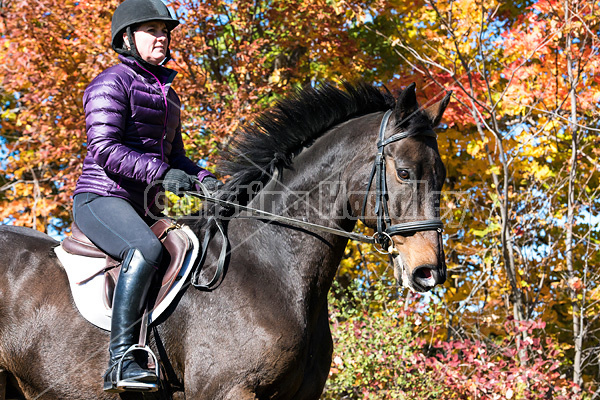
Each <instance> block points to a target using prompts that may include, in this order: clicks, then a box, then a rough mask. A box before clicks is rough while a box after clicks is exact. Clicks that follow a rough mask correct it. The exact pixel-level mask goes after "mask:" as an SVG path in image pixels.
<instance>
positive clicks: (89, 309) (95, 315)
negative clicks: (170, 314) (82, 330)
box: [54, 226, 200, 331]
mask: <svg viewBox="0 0 600 400" xmlns="http://www.w3.org/2000/svg"><path fill="white" fill-rule="evenodd" d="M182 230H183V232H184V233H185V234H186V235H187V236H188V237H189V238H190V240H191V242H192V248H191V249H190V250H189V251H188V253H187V255H186V257H185V260H184V261H183V266H182V267H181V270H180V271H179V274H178V276H177V278H176V279H177V282H176V283H175V284H174V285H173V286H172V287H171V289H170V290H169V292H168V293H167V295H166V296H165V299H164V300H163V301H162V302H161V303H160V304H159V305H158V306H156V307H155V308H154V309H153V310H152V311H151V312H150V315H149V323H151V322H152V321H154V320H156V319H157V318H158V317H159V316H160V315H161V314H162V312H163V311H165V309H166V308H167V307H168V306H169V304H171V302H172V301H173V299H174V298H175V296H177V293H179V291H180V290H181V289H182V288H183V285H184V284H185V282H186V280H187V277H188V276H189V274H190V272H191V271H192V266H193V265H194V261H195V260H196V258H197V257H198V251H199V249H200V243H199V241H198V238H197V237H196V235H195V234H194V232H192V230H191V229H190V228H189V227H187V226H183V227H182ZM54 252H55V253H56V255H57V256H58V259H59V260H60V262H61V263H62V265H63V267H64V268H65V271H67V276H68V277H69V286H70V287H71V292H72V293H73V298H74V299H75V305H76V306H77V309H78V310H79V312H80V313H81V315H83V317H84V318H85V319H87V320H88V321H90V322H91V323H92V324H94V325H96V326H97V327H99V328H102V329H104V330H107V331H110V318H111V310H110V309H108V308H107V307H106V305H105V304H104V301H103V296H104V274H98V275H96V276H95V277H93V278H92V279H90V280H88V281H86V282H85V283H82V284H79V282H81V281H83V280H84V279H87V278H89V277H90V276H91V275H92V274H94V273H95V272H98V271H100V270H101V269H102V268H103V266H104V265H105V264H106V260H105V259H104V258H92V257H85V256H78V255H73V254H69V253H67V252H66V251H65V250H63V248H62V246H58V247H55V248H54Z"/></svg>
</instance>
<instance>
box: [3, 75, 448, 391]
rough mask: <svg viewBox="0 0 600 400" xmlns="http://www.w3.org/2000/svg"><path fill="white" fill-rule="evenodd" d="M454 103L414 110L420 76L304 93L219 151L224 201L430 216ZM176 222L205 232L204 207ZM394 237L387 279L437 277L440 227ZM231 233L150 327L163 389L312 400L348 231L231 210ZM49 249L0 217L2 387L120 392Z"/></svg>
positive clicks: (330, 216) (327, 354) (324, 362)
mask: <svg viewBox="0 0 600 400" xmlns="http://www.w3.org/2000/svg"><path fill="white" fill-rule="evenodd" d="M448 100H449V95H448V96H446V97H445V98H444V99H443V100H442V101H440V102H439V103H436V104H434V105H433V106H431V107H429V108H427V109H420V108H419V107H418V105H417V100H416V96H415V88H414V85H411V86H409V87H408V88H406V89H405V90H404V91H402V92H401V93H400V95H399V97H398V99H397V100H396V99H394V97H393V96H391V95H390V94H389V93H388V92H386V91H382V90H380V89H377V88H375V87H371V86H368V85H364V84H359V85H354V86H353V85H344V88H342V89H339V88H335V87H333V86H329V85H325V86H322V87H320V88H318V89H314V88H308V89H304V90H303V91H301V92H299V93H297V94H296V95H295V96H293V97H291V98H289V99H287V100H284V101H282V102H280V103H279V104H278V105H277V106H276V107H275V108H274V109H273V110H272V111H270V112H268V113H266V114H264V115H263V116H262V117H260V118H259V119H258V120H257V121H256V122H255V123H254V124H251V125H249V126H248V127H247V128H246V129H245V130H244V132H241V133H239V134H238V135H237V137H236V138H235V143H234V145H233V146H232V150H231V152H230V153H229V155H228V156H227V157H225V161H226V163H225V164H224V168H225V169H224V171H225V173H227V174H229V175H231V179H230V180H229V181H228V182H227V184H226V185H225V188H224V190H223V193H225V194H224V195H223V198H228V199H234V200H236V201H238V202H240V203H244V204H248V205H249V206H252V207H255V208H259V209H262V210H266V211H270V212H272V213H275V214H278V215H285V216H289V217H293V218H295V219H298V220H302V221H307V222H312V223H316V224H320V225H324V226H327V227H333V228H337V229H342V230H344V231H348V232H350V231H351V230H352V229H353V227H354V224H355V222H356V220H357V219H358V218H361V219H362V220H363V221H364V222H365V223H366V224H367V225H368V226H370V227H376V226H377V224H378V218H377V217H376V215H377V212H376V208H377V209H378V210H381V209H382V208H381V207H383V206H385V209H386V210H387V211H388V214H389V221H388V225H391V224H399V223H407V222H408V223H410V222H414V221H417V222H418V221H425V220H436V219H437V218H439V210H438V207H439V192H440V191H441V188H442V184H443V181H444V179H445V169H444V166H443V164H442V162H441V159H440V155H439V152H438V147H437V142H436V139H435V135H433V134H432V128H434V127H435V126H436V125H438V123H439V122H440V119H441V116H442V114H443V112H444V109H445V107H446V105H447V103H448ZM390 109H391V110H393V112H392V113H391V115H387V114H386V115H387V117H389V123H388V124H387V125H385V126H384V127H383V129H382V135H383V137H384V138H389V137H391V136H393V135H397V134H401V136H402V139H401V140H397V141H393V142H391V143H389V144H387V145H386V146H384V147H381V151H382V155H384V156H385V158H383V159H382V160H383V164H384V165H385V169H384V170H383V171H384V174H383V179H384V180H385V182H386V183H387V184H386V188H385V189H386V190H387V193H386V194H385V196H384V197H383V199H384V202H385V204H382V203H381V201H378V200H377V196H376V195H377V191H378V190H380V189H381V187H380V186H379V184H377V183H373V184H372V185H370V182H371V181H372V174H371V171H372V166H373V163H374V159H375V157H376V153H377V145H376V144H377V142H378V134H379V130H380V127H381V126H382V125H381V122H382V118H383V116H384V112H385V111H386V110H390ZM387 117H386V118H387ZM383 153H384V154H383ZM365 200H366V204H363V203H365ZM363 209H364V215H362V214H363ZM183 222H185V223H187V224H188V225H190V226H192V228H193V229H195V230H196V231H197V232H198V235H199V237H202V235H203V229H204V226H205V225H206V222H205V219H204V218H200V217H199V219H195V218H192V217H188V218H186V219H185V220H184V221H183ZM380 222H381V221H380ZM396 233H397V232H396ZM396 233H394V232H392V233H391V239H392V241H393V246H394V247H395V248H396V249H397V251H398V253H397V254H396V255H394V257H393V259H394V270H395V275H396V277H397V278H398V279H402V281H403V283H404V284H405V285H406V286H408V287H410V288H412V289H415V290H419V291H426V290H430V289H431V288H432V287H434V286H435V285H436V284H439V283H443V282H444V280H445V274H446V271H445V264H444V262H443V258H444V255H443V250H442V246H441V235H440V234H439V233H438V232H436V231H435V230H431V229H430V230H424V231H419V232H410V233H403V234H396ZM227 236H228V239H229V249H230V253H229V256H228V259H227V271H226V274H225V275H224V277H223V279H222V281H221V282H220V284H219V285H218V286H217V287H216V288H215V289H214V290H212V291H200V290H197V289H195V288H193V287H189V288H188V289H187V290H186V291H185V292H184V293H183V295H182V296H181V298H180V300H179V303H178V305H177V307H176V308H175V309H174V310H173V312H172V314H171V315H170V317H169V318H167V319H165V320H164V321H159V324H158V325H157V326H156V328H155V333H156V336H153V337H152V340H151V343H150V345H151V347H153V349H154V350H155V352H156V351H157V343H158V344H160V345H161V347H164V350H165V352H166V353H167V354H168V360H169V361H170V364H171V366H172V369H171V371H172V374H171V375H173V374H174V375H176V376H177V378H178V380H180V381H181V382H182V383H183V392H178V393H175V394H174V395H173V396H174V397H175V398H186V399H206V400H212V399H228V400H252V399H285V400H314V399H318V398H319V396H320V395H321V393H322V391H323V388H324V385H325V381H326V379H327V376H328V372H329V368H330V363H331V354H332V339H331V333H330V330H329V321H328V311H327V293H328V291H329V289H330V287H331V284H332V281H333V279H334V276H335V273H336V270H337V267H338V264H339V262H340V260H341V258H342V256H343V252H344V248H345V246H346V243H347V241H348V239H347V238H345V237H342V236H338V235H335V234H331V233H327V232H320V231H319V232H315V231H312V230H311V229H309V228H306V229H303V228H298V227H292V226H289V225H287V224H285V223H280V222H277V223H273V222H272V221H271V222H270V221H265V220H261V219H240V218H233V219H231V220H230V221H229V222H228V223H227ZM219 241H220V239H218V238H216V239H215V240H214V243H212V244H211V247H210V249H209V253H208V256H207V258H206V261H205V263H204V266H203V270H202V272H201V275H200V276H201V277H202V278H205V279H207V280H208V279H210V278H211V277H212V274H213V271H214V265H215V264H216V261H217V258H218V254H219V251H220V243H219ZM57 245H58V243H57V242H56V241H54V240H53V239H51V238H50V237H48V236H46V235H44V234H42V233H39V232H37V231H34V230H31V229H27V228H18V227H2V229H0V369H4V370H6V371H8V374H9V384H10V386H11V388H12V389H11V390H13V391H18V392H19V393H20V396H21V397H24V398H27V399H38V398H39V399H60V400H65V399H86V400H89V399H114V398H118V397H117V396H118V395H115V394H108V393H104V392H103V391H102V385H101V375H102V373H103V371H104V367H105V366H106V363H107V359H106V358H107V356H108V352H107V351H106V348H107V344H108V340H109V334H108V333H107V332H104V331H102V330H100V329H98V328H96V327H94V326H92V325H91V324H90V323H88V322H87V321H86V320H84V319H83V318H82V317H81V316H80V315H79V313H78V311H77V310H76V308H75V305H74V303H73V299H72V297H71V294H70V290H69V285H68V281H67V276H66V274H65V272H64V270H63V268H62V267H61V265H60V264H59V262H58V260H57V258H56V257H55V255H54V252H53V250H52V249H53V247H55V246H57ZM155 337H158V338H160V340H156V339H155ZM121 396H122V398H142V395H141V394H125V393H124V394H121ZM144 396H149V395H144ZM144 398H146V397H144ZM148 398H149V397H148Z"/></svg>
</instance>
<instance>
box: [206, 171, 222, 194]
mask: <svg viewBox="0 0 600 400" xmlns="http://www.w3.org/2000/svg"><path fill="white" fill-rule="evenodd" d="M202 184H203V185H204V187H205V188H206V190H208V191H209V192H212V193H214V192H216V191H218V190H219V189H221V188H222V187H223V183H222V182H221V181H220V180H218V179H217V178H215V177H213V176H210V175H209V176H205V177H204V179H202Z"/></svg>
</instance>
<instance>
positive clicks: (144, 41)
mask: <svg viewBox="0 0 600 400" xmlns="http://www.w3.org/2000/svg"><path fill="white" fill-rule="evenodd" d="M167 34H168V30H167V26H166V25H165V23H164V22H161V21H150V22H145V23H143V24H142V25H140V26H139V27H138V28H137V30H136V31H135V32H134V33H133V40H134V41H135V47H136V48H137V51H138V53H140V56H141V57H142V58H143V59H144V61H146V62H149V63H150V64H153V65H158V64H160V62H161V61H162V60H164V59H165V57H166V56H167V50H168V49H169V39H168V36H167ZM123 40H124V41H125V43H126V44H129V41H128V39H127V33H124V34H123Z"/></svg>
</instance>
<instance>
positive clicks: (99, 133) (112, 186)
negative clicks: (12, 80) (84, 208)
mask: <svg viewBox="0 0 600 400" xmlns="http://www.w3.org/2000/svg"><path fill="white" fill-rule="evenodd" d="M119 59H120V60H121V64H117V65H114V66H112V67H110V68H108V69H106V70H105V71H103V72H102V73H100V74H99V75H98V76H97V77H96V78H95V79H94V80H93V81H92V82H91V83H90V84H89V86H88V87H87V88H86V90H85V93H84V95H83V106H84V110H85V123H86V129H87V148H88V151H87V155H86V157H85V159H84V161H83V172H82V174H81V176H80V177H79V179H78V180H77V186H76V188H75V193H74V194H78V193H84V192H89V193H95V194H98V195H100V196H112V197H121V198H123V199H126V200H128V201H129V202H130V203H132V204H133V206H134V207H135V208H137V209H138V210H139V211H143V210H144V209H145V210H147V209H148V208H149V207H151V206H152V203H153V198H154V195H155V194H156V192H157V189H158V187H154V188H153V189H152V190H149V191H148V190H146V189H147V188H149V187H151V186H152V184H153V183H154V182H155V181H157V180H160V179H162V178H163V177H164V175H165V173H166V172H167V170H168V169H169V168H177V169H181V170H183V171H185V172H186V173H188V174H190V175H197V176H198V178H199V179H200V180H202V179H203V178H204V177H206V176H207V175H211V174H210V173H209V172H208V171H206V170H204V169H202V168H200V167H199V166H197V165H196V164H195V163H194V162H192V161H191V160H190V159H189V158H187V157H186V155H185V150H184V148H183V140H182V137H181V121H180V104H181V103H180V100H179V97H178V96H177V94H176V93H175V91H174V90H173V89H172V88H171V82H172V81H173V78H175V75H176V74H177V72H176V71H173V70H171V69H168V68H165V67H161V66H152V68H148V67H146V66H142V65H141V64H140V63H138V62H137V61H136V60H134V59H132V58H127V57H123V56H119ZM155 186H156V185H155ZM145 192H148V193H145Z"/></svg>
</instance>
